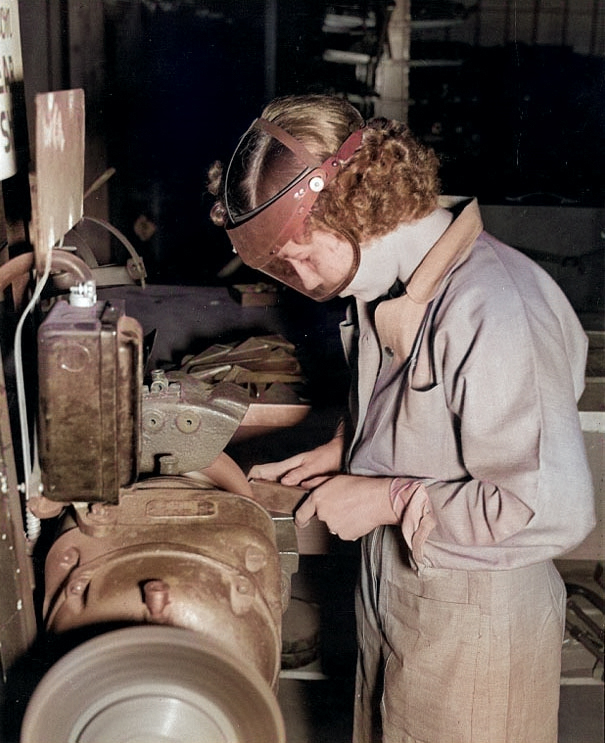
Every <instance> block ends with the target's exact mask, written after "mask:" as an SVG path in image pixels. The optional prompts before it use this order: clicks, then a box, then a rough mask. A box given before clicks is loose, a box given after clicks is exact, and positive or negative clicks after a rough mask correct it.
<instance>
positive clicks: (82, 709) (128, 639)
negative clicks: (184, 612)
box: [21, 626, 285, 743]
mask: <svg viewBox="0 0 605 743" xmlns="http://www.w3.org/2000/svg"><path fill="white" fill-rule="evenodd" d="M260 741H262V742H263V743H284V742H285V732H284V724H283V719H282V716H281V713H280V710H279V706H278V704H277V701H276V699H275V696H274V695H273V693H272V691H271V689H270V688H269V686H268V684H267V682H266V681H265V680H264V679H263V678H262V677H261V675H260V674H259V673H258V672H257V671H256V669H254V668H252V667H250V666H247V665H246V664H245V663H240V662H238V661H237V660H235V659H233V658H232V657H231V656H230V655H229V654H228V653H227V652H226V651H224V650H223V649H222V648H219V647H216V646H214V645H210V646H209V645H208V643H207V641H206V640H205V638H204V637H203V636H202V635H200V634H198V633H196V632H192V631H190V630H185V629H181V628H176V627H158V626H141V627H129V628H126V629H120V630H116V631H113V632H108V633H106V634H104V635H100V636H99V637H96V638H94V639H93V640H89V641H88V642H86V643H84V644H82V645H80V646H79V647H77V648H76V649H75V650H72V651H71V652H70V653H68V654H67V655H66V656H64V657H63V658H62V659H61V660H59V661H58V662H57V663H56V664H55V665H54V666H53V667H52V668H51V669H50V670H49V671H48V673H47V674H46V675H45V676H44V678H43V679H42V681H41V682H40V684H39V685H38V687H37V688H36V690H35V691H34V694H33V696H32V698H31V700H30V702H29V705H28V707H27V710H26V713H25V718H24V721H23V726H22V730H21V743H222V742H225V743H259V742H260Z"/></svg>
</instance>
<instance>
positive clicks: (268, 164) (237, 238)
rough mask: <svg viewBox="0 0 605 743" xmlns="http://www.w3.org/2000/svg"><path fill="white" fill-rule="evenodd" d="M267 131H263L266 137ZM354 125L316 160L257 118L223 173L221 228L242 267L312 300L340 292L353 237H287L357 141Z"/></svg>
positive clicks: (354, 255)
mask: <svg viewBox="0 0 605 743" xmlns="http://www.w3.org/2000/svg"><path fill="white" fill-rule="evenodd" d="M267 135H269V136H267ZM361 136H362V131H361V129H360V130H358V131H356V132H354V133H353V134H351V135H350V136H349V138H348V139H347V140H346V141H345V142H344V143H343V145H342V146H341V148H340V149H339V150H338V152H337V153H336V154H335V155H333V156H331V157H329V158H328V159H327V160H325V161H324V162H319V161H318V160H316V158H314V157H313V155H311V153H310V152H309V151H308V150H307V148H306V147H305V146H304V145H303V144H302V143H301V142H299V141H298V140H297V139H295V138H294V137H292V136H291V135H290V134H288V132H286V131H284V130H283V129H281V128H280V127H279V126H277V125H276V124H273V123H272V122H270V121H266V120H264V119H257V120H256V121H255V122H254V123H253V124H252V126H251V127H250V129H248V131H247V132H246V133H245V134H244V136H243V137H242V139H241V140H240V142H239V144H238V146H237V149H236V151H235V153H234V155H233V157H232V158H231V162H230V163H229V167H228V168H227V172H226V175H225V191H224V206H225V211H226V225H225V226H226V229H227V234H228V236H229V238H230V240H231V243H232V245H233V247H234V249H235V251H236V252H237V253H238V255H239V256H240V257H241V259H242V260H243V261H244V263H246V264H247V265H248V266H251V267H252V268H256V269H258V270H260V271H262V272H263V273H265V274H267V275H269V276H272V277H273V278H275V279H277V280H278V281H281V282H282V283H284V284H286V285H287V286H290V287H291V288H293V289H296V290H297V291H299V292H301V293H303V294H306V295H307V296H309V297H311V298H312V299H316V300H319V301H325V300H326V299H330V298H331V297H334V296H336V295H337V294H339V293H340V292H341V291H342V290H343V289H344V288H345V287H346V286H347V285H348V283H349V282H350V281H351V279H352V277H353V276H354V274H355V272H356V270H357V267H358V265H359V246H358V245H357V243H356V241H355V240H352V239H348V238H346V237H345V235H346V233H345V232H344V231H343V234H342V236H340V237H337V236H335V235H334V234H332V233H324V232H320V233H316V232H314V233H313V234H312V235H311V236H310V238H309V242H300V243H299V242H293V238H294V237H295V236H297V235H298V236H300V234H301V231H302V227H303V225H304V221H305V219H306V217H307V215H308V214H309V212H310V211H311V208H312V206H313V204H314V203H315V201H316V199H317V197H318V195H319V194H320V193H321V191H322V190H323V189H324V188H325V187H326V186H327V185H328V183H330V182H331V181H332V180H333V179H334V178H335V177H336V175H337V174H338V173H339V171H340V168H341V167H342V165H343V164H344V163H346V162H347V161H348V160H349V159H350V157H351V156H352V155H353V153H354V152H355V150H356V149H357V148H358V147H359V145H360V144H361Z"/></svg>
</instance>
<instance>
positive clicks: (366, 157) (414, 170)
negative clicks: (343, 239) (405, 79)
mask: <svg viewBox="0 0 605 743" xmlns="http://www.w3.org/2000/svg"><path fill="white" fill-rule="evenodd" d="M262 118H264V119H267V120H269V121H272V122H273V123H275V124H277V125H278V126H280V127H281V128H282V129H284V130H286V131H287V132H288V133H289V134H291V135H292V136H293V137H295V138H296V139H297V140H299V141H300V142H302V143H303V144H304V145H305V147H306V148H307V149H308V150H309V152H310V153H311V154H312V155H314V156H315V157H316V158H317V159H318V160H319V161H323V160H325V159H327V158H328V157H330V156H331V155H333V154H334V153H335V152H336V151H337V150H338V149H339V147H340V145H341V144H342V143H343V142H344V141H345V139H347V137H348V136H349V135H350V134H351V133H352V132H354V131H356V130H357V129H359V128H360V127H362V126H364V121H363V118H362V117H361V115H360V114H359V112H358V111H357V109H355V108H354V107H353V106H352V105H351V104H350V103H348V102H347V101H345V100H343V99H342V98H338V97H335V96H325V95H302V96H288V97H285V98H277V99H275V100H274V101H272V102H271V103H270V104H269V105H268V106H267V107H266V108H265V109H264V110H263V112H262ZM269 138H270V137H269V135H266V134H265V133H262V134H261V135H259V136H258V138H257V140H256V142H257V144H256V145H255V146H257V148H258V151H259V158H258V159H259V160H263V159H266V158H269V156H270V155H269V154H267V147H268V145H267V140H268V139H269ZM279 151H280V152H281V158H282V162H281V163H280V169H279V170H280V174H281V177H284V170H286V171H287V169H288V163H287V162H286V160H287V156H286V157H284V155H285V153H284V149H283V148H281V149H280V150H279ZM273 157H275V153H273ZM290 159H291V158H290ZM291 167H292V168H295V167H298V168H299V167H300V166H295V165H294V163H292V164H291ZM438 171H439V161H438V159H437V156H436V155H435V153H434V152H433V150H431V149H430V148H428V147H425V146H424V145H422V144H421V143H420V142H418V141H417V140H416V139H415V138H414V137H413V135H412V134H411V132H410V131H409V129H408V128H407V127H406V126H405V125H404V124H401V123H399V122H397V121H392V120H388V119H384V118H375V119H371V120H370V121H368V122H367V124H365V127H364V132H363V139H362V144H361V146H360V147H359V149H358V150H357V151H356V152H355V153H354V155H353V156H352V157H351V159H350V160H349V161H348V162H347V163H346V164H345V165H344V166H343V168H342V170H341V172H340V173H339V174H338V175H337V177H336V178H335V179H334V181H332V183H330V184H329V185H328V186H327V187H326V188H325V189H324V190H323V191H322V192H321V193H320V194H319V196H318V198H317V201H316V202H315V204H314V205H313V208H312V209H311V212H310V214H309V216H308V217H307V220H306V223H305V228H306V230H305V231H306V233H307V234H308V233H309V232H312V231H313V230H315V229H322V230H328V231H330V232H335V233H337V234H343V233H344V234H346V235H347V236H349V237H351V238H353V239H354V240H356V241H357V242H358V243H359V244H360V245H362V244H363V243H365V242H368V241H370V240H372V239H374V238H377V237H380V236H382V235H386V234H388V233H389V232H392V231H393V230H394V229H395V228H396V227H397V226H398V225H399V224H401V223H403V222H412V221H415V220H417V219H421V218H422V217H425V216H427V215H428V214H430V213H431V212H432V211H433V210H434V209H435V208H436V207H437V200H438V196H439V193H440V182H439V177H438ZM270 172H271V167H267V168H264V167H263V166H262V163H259V164H258V166H257V167H255V172H254V173H251V174H248V176H247V177H246V181H247V184H246V188H247V189H248V190H249V191H250V196H249V198H250V201H251V206H252V205H253V203H252V202H253V201H257V199H255V198H254V197H253V195H252V194H253V193H256V194H258V193H259V192H264V191H265V190H266V184H263V183H262V180H263V173H265V174H266V173H270ZM297 174H298V173H297V172H295V171H294V170H293V171H292V173H291V177H292V178H293V177H295V176H296V175H297ZM287 177H288V178H289V177H290V175H288V176H287ZM222 181H223V168H222V165H221V163H218V162H217V163H214V165H213V166H211V168H210V170H209V172H208V190H209V192H210V193H212V194H214V195H215V196H217V204H216V205H215V209H213V214H212V219H213V221H214V222H215V223H216V224H219V225H224V224H225V221H226V220H225V208H224V204H223V203H222V198H221V195H222V188H223V184H222Z"/></svg>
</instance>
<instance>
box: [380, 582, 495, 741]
mask: <svg viewBox="0 0 605 743" xmlns="http://www.w3.org/2000/svg"><path fill="white" fill-rule="evenodd" d="M387 593H388V595H387V602H388V608H387V611H386V613H385V619H384V629H385V635H386V638H387V642H388V644H389V647H390V648H391V652H390V654H389V656H388V658H387V661H386V664H385V678H384V694H383V707H384V713H385V725H386V728H389V729H390V730H391V731H392V732H394V731H395V730H399V731H401V730H404V731H405V732H406V733H407V734H408V735H410V736H411V737H413V738H414V739H415V740H418V741H430V742H434V741H439V743H462V741H470V740H471V734H472V730H471V722H472V707H473V692H474V688H475V678H476V673H477V659H478V653H479V637H480V623H481V617H480V610H479V607H478V606H474V605H470V604H459V603H453V602H447V601H438V600H435V599H428V598H424V597H422V596H416V595H413V594H409V593H408V592H406V591H405V590H403V589H402V588H400V587H399V586H396V585H395V584H393V583H390V582H388V583H387ZM386 728H385V732H386ZM387 739H389V740H390V738H388V736H387Z"/></svg>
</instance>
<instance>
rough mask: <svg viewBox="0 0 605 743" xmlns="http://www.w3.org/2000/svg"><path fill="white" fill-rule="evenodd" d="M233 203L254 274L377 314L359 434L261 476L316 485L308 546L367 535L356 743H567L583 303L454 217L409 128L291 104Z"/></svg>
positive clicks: (247, 158) (467, 205)
mask: <svg viewBox="0 0 605 743" xmlns="http://www.w3.org/2000/svg"><path fill="white" fill-rule="evenodd" d="M210 190H211V192H213V193H214V194H215V195H216V196H217V202H216V204H215V206H214V208H213V211H212V216H213V219H214V221H215V223H217V224H219V225H222V226H224V227H225V228H226V229H227V234H228V235H229V237H230V238H231V242H232V244H233V246H234V248H235V249H236V251H237V252H238V253H239V255H240V257H241V258H242V260H243V261H244V262H245V263H247V264H248V265H251V266H253V267H255V268H258V269H259V270H262V271H264V272H265V273H267V274H269V275H270V276H273V277H274V278H278V279H279V280H281V281H283V282H284V283H286V284H287V285H289V286H291V287H293V288H295V289H297V290H299V291H301V292H303V293H304V294H307V295H308V296H310V297H312V298H314V299H317V300H320V301H323V300H326V299H329V298H331V297H334V296H337V295H338V296H341V297H345V296H350V297H352V298H353V299H354V302H353V303H352V305H351V312H350V314H349V316H348V318H347V320H346V321H345V322H344V323H343V325H342V335H343V342H344V346H345V350H346V353H347V356H348V359H349V361H350V363H351V367H352V369H353V372H354V390H353V394H352V405H351V414H352V416H351V417H352V425H351V426H350V427H349V426H346V425H342V426H341V427H340V428H339V430H338V431H337V432H336V435H335V437H334V439H333V440H332V441H330V442H329V443H327V444H325V445H323V446H320V447H318V448H317V449H314V450H312V451H310V452H305V453H302V454H300V455H297V456H295V457H291V458H289V459H287V460H284V461H282V462H276V463H269V464H265V465H259V466H256V467H254V468H253V469H252V470H251V472H250V477H254V478H264V479H269V480H279V481H281V482H282V483H284V484H287V485H299V484H300V485H303V486H305V487H308V488H310V489H311V494H310V496H309V497H308V498H307V499H306V500H305V501H304V503H303V504H302V505H301V506H300V507H299V509H298V510H297V513H296V522H297V524H298V525H299V526H304V525H305V524H307V523H308V522H309V520H310V519H311V518H312V517H313V516H317V517H318V518H319V519H321V520H322V521H324V522H325V523H326V524H327V526H328V528H329V529H330V531H331V532H333V533H336V534H338V535H339V536H340V537H341V538H342V539H357V538H359V537H363V546H362V566H361V568H362V569H361V576H360V582H359V589H358V594H357V607H356V609H357V623H358V643H359V661H358V670H357V688H356V704H355V724H354V739H355V741H357V742H358V743H361V742H362V741H371V740H380V739H382V740H383V741H385V743H395V742H398V743H401V742H405V743H411V742H413V741H425V742H430V743H474V742H478V743H498V742H499V741H507V742H510V743H512V742H513V741H515V742H520V741H524V742H525V743H539V742H540V741H543V742H544V743H555V742H556V740H557V710H558V695H559V674H560V651H561V641H562V635H563V631H564V605H565V590H564V585H563V582H562V580H561V578H560V576H559V575H558V573H557V571H556V570H555V568H554V566H553V563H552V558H554V557H556V556H557V555H560V554H562V553H564V552H565V551H567V550H569V549H571V548H572V547H574V546H575V545H576V544H578V543H579V542H580V541H582V539H583V538H584V537H585V536H586V535H587V534H588V532H589V531H590V530H591V529H592V528H593V526H594V513H593V500H592V499H593V495H592V483H591V476H590V472H589V469H588V465H587V461H586V456H585V451H584V443H583V436H582V432H581V429H580V424H579V416H578V412H577V400H578V398H579V396H580V394H581V392H582V389H583V384H584V366H585V355H586V345H587V344H586V337H585V334H584V333H583V331H582V328H581V326H580V324H579V322H578V320H577V318H576V317H575V315H574V313H573V311H572V309H571V307H570V306H569V304H568V302H567V300H566V299H565V297H564V296H563V294H562V293H561V291H560V290H559V289H558V287H557V286H556V284H555V283H554V282H553V281H552V280H551V279H550V277H549V276H548V275H547V274H546V273H545V272H543V271H542V270H541V269H540V268H539V267H538V266H536V265H535V264H534V263H532V262H531V261H530V260H529V259H527V258H526V257H524V256H523V255H521V254H520V253H518V252H517V251H515V250H513V249H512V248H510V247H507V246H505V245H503V244H502V243H500V242H498V241H497V240H496V239H495V238H493V237H492V236H490V235H488V234H487V233H486V232H484V231H483V228H482V223H481V218H480V213H479V209H478V207H477V203H476V201H474V200H456V199H449V200H448V199H444V198H442V197H440V195H439V180H438V161H437V159H436V157H435V155H434V153H433V152H432V151H431V150H429V149H427V148H425V147H424V146H422V145H421V144H420V143H418V142H417V141H416V140H415V139H414V138H413V137H412V135H411V134H410V133H409V131H408V130H407V128H406V127H405V126H404V125H402V124H399V123H397V122H393V121H387V120H384V119H374V120H371V121H369V122H367V123H364V121H363V120H362V118H361V117H360V115H359V114H358V112H357V111H356V110H355V109H354V108H353V107H352V106H351V105H350V104H348V103H347V102H346V101H343V100H341V99H338V98H332V97H326V96H294V97H288V98H283V99H278V100H276V101H273V102H272V103H270V104H269V105H268V106H267V107H266V108H265V110H264V111H263V113H262V116H261V118H260V119H258V120H257V121H256V122H254V123H253V125H252V126H251V128H250V129H249V130H248V131H247V132H246V134H245V135H244V136H243V137H242V139H241V140H240V143H239V145H238V147H237V149H236V152H235V153H234V156H233V158H232V160H231V163H230V164H229V167H228V168H227V169H226V170H223V168H222V167H221V166H220V165H219V164H216V165H215V166H214V167H213V168H212V170H211V173H210ZM349 428H350V430H351V431H352V434H351V436H350V437H349V436H347V435H346V431H347V430H349Z"/></svg>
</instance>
